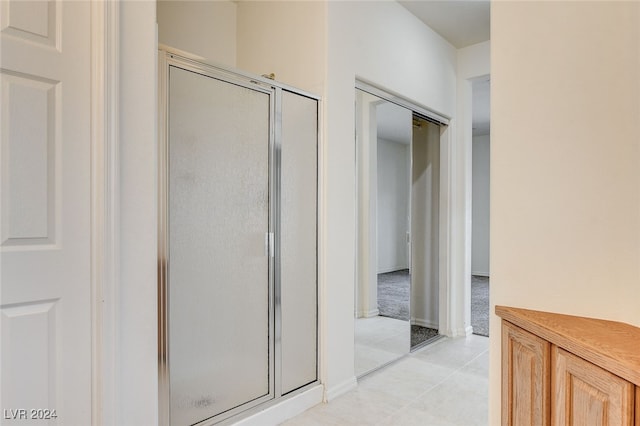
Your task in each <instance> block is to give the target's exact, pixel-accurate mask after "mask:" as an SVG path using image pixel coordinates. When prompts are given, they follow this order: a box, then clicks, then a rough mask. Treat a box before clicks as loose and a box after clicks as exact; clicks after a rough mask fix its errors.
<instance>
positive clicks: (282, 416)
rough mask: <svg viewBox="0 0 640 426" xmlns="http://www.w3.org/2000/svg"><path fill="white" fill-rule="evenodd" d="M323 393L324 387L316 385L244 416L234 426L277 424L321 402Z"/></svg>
mask: <svg viewBox="0 0 640 426" xmlns="http://www.w3.org/2000/svg"><path fill="white" fill-rule="evenodd" d="M323 393H324V387H323V386H322V385H320V384H319V385H317V386H314V387H312V388H311V389H308V390H306V391H304V392H301V393H300V394H298V395H296V396H292V397H291V398H287V399H285V400H284V401H282V402H280V403H278V404H275V405H272V406H270V407H268V408H265V409H264V410H262V411H259V412H257V413H256V414H253V415H252V416H249V417H246V418H244V419H242V420H240V421H239V422H237V423H234V425H236V426H265V425H279V424H281V423H283V422H285V421H287V420H289V419H291V418H293V417H295V416H297V415H299V414H302V413H303V412H305V411H306V410H308V409H309V408H311V407H313V406H315V405H318V404H321V403H322V398H323Z"/></svg>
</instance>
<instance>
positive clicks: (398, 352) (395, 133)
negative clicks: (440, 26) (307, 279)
mask: <svg viewBox="0 0 640 426" xmlns="http://www.w3.org/2000/svg"><path fill="white" fill-rule="evenodd" d="M356 98H357V120H356V121H357V124H356V125H357V131H356V132H357V140H358V154H357V155H358V234H359V236H358V268H357V269H358V285H357V286H356V287H357V288H356V325H355V370H356V375H357V376H362V375H363V374H366V373H368V372H370V371H373V370H375V369H377V368H379V367H381V366H383V365H385V364H387V363H389V362H391V361H394V360H396V359H397V358H399V357H401V356H402V355H405V354H407V353H409V347H410V343H409V339H410V337H409V335H410V332H409V319H410V302H409V300H410V275H409V262H410V254H409V246H408V239H407V235H408V227H409V199H410V145H411V111H410V110H408V109H406V108H403V107H401V106H398V105H396V104H393V103H391V102H388V101H385V100H384V99H381V98H379V97H377V96H374V95H371V94H369V93H366V92H363V91H360V90H356Z"/></svg>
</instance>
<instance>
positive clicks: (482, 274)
mask: <svg viewBox="0 0 640 426" xmlns="http://www.w3.org/2000/svg"><path fill="white" fill-rule="evenodd" d="M471 275H477V276H478V277H487V278H489V273H488V272H471Z"/></svg>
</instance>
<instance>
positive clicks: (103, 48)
mask: <svg viewBox="0 0 640 426" xmlns="http://www.w3.org/2000/svg"><path fill="white" fill-rule="evenodd" d="M119 9H120V4H119V0H98V1H93V2H91V301H92V302H91V303H92V306H91V311H92V313H91V322H92V324H91V340H92V343H91V344H92V360H91V361H92V362H91V364H92V372H91V374H92V377H91V382H92V385H91V386H92V395H91V401H92V407H91V412H92V415H91V422H92V424H93V425H115V424H116V422H115V420H116V419H117V418H118V416H117V408H118V406H119V404H118V401H117V396H116V395H117V393H116V389H117V387H116V384H117V379H116V378H117V374H116V372H117V371H118V369H117V364H118V356H117V353H118V352H117V341H118V339H117V330H118V308H117V300H118V277H119V217H120V214H119V199H120V188H119V173H118V92H119V87H118V80H119V78H118V74H119V72H118V69H119V63H118V55H119V49H118V46H119Z"/></svg>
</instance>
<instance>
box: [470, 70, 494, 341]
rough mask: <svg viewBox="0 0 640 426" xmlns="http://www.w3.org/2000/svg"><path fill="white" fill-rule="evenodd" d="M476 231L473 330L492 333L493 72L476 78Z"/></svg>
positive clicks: (482, 334) (473, 97)
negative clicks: (491, 155)
mask: <svg viewBox="0 0 640 426" xmlns="http://www.w3.org/2000/svg"><path fill="white" fill-rule="evenodd" d="M471 87H472V179H471V180H472V195H471V199H472V214H471V217H472V232H471V326H472V327H473V334H477V335H480V336H487V337H488V336H489V275H490V274H489V247H490V245H489V211H490V208H489V198H490V189H489V187H490V185H489V184H490V177H489V176H490V173H489V171H490V151H491V121H490V114H489V111H490V108H489V105H490V88H491V79H490V77H489V76H484V77H480V78H477V79H475V80H473V81H472V84H471Z"/></svg>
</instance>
